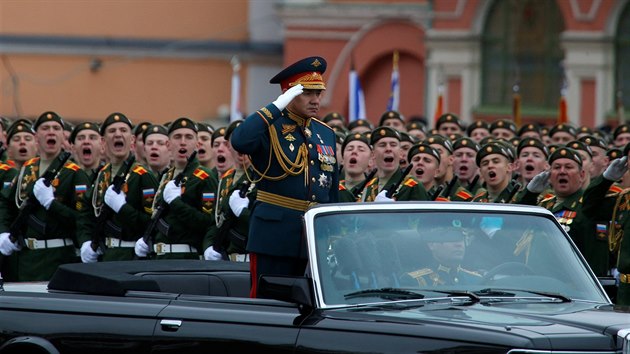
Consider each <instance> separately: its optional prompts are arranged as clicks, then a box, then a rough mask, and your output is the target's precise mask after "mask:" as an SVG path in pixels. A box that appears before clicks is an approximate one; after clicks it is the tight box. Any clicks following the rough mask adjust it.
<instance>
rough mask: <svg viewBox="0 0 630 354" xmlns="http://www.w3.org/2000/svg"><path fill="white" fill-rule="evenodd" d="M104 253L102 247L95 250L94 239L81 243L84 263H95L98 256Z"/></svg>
mask: <svg viewBox="0 0 630 354" xmlns="http://www.w3.org/2000/svg"><path fill="white" fill-rule="evenodd" d="M102 254H103V251H102V250H101V249H100V248H99V249H97V250H96V252H94V250H93V249H92V241H85V242H83V244H82V245H81V262H83V263H95V262H96V261H97V260H98V256H100V255H102Z"/></svg>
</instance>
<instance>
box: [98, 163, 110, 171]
mask: <svg viewBox="0 0 630 354" xmlns="http://www.w3.org/2000/svg"><path fill="white" fill-rule="evenodd" d="M108 167H109V162H108V163H106V164H104V165H103V167H101V169H100V170H99V171H98V172H101V171H105V170H106V169H107V168H108Z"/></svg>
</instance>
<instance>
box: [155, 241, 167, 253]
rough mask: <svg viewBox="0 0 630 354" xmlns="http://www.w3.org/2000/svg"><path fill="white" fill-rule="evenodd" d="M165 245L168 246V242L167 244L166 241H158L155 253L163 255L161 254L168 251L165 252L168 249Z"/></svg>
mask: <svg viewBox="0 0 630 354" xmlns="http://www.w3.org/2000/svg"><path fill="white" fill-rule="evenodd" d="M165 246H166V244H165V243H163V242H160V243H156V244H155V253H156V254H158V255H160V256H161V255H163V254H165V253H166V252H164V251H165V249H166V247H165Z"/></svg>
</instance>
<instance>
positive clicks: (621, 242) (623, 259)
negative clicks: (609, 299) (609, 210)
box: [609, 188, 630, 306]
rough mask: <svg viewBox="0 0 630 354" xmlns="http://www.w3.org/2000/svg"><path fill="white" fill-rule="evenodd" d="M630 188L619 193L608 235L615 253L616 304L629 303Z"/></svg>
mask: <svg viewBox="0 0 630 354" xmlns="http://www.w3.org/2000/svg"><path fill="white" fill-rule="evenodd" d="M626 234H628V235H630V188H627V189H624V190H623V191H622V192H621V193H619V195H618V197H617V200H616V203H615V207H614V210H613V218H612V227H611V230H610V235H609V247H610V248H609V250H610V251H611V252H613V253H614V254H616V258H617V264H616V267H617V271H618V272H619V289H618V290H617V298H616V301H615V303H616V304H617V305H625V306H628V305H630V238H628V237H625V235H626Z"/></svg>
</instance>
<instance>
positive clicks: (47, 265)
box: [0, 157, 89, 281]
mask: <svg viewBox="0 0 630 354" xmlns="http://www.w3.org/2000/svg"><path fill="white" fill-rule="evenodd" d="M43 172H44V171H40V158H39V157H35V158H33V159H31V160H29V161H27V162H26V163H24V165H23V166H22V169H21V170H20V174H19V175H18V177H17V178H16V180H15V183H13V185H12V186H11V187H10V188H5V189H3V191H2V193H1V195H0V232H9V228H10V226H11V223H12V222H13V220H14V219H15V218H16V217H17V215H18V213H19V206H20V204H21V203H22V202H23V201H24V200H25V199H26V198H27V196H28V195H29V193H31V192H32V190H33V186H34V184H35V181H37V179H39V177H40V173H41V174H43ZM88 183H89V182H88V179H87V175H86V174H85V172H84V171H83V170H82V169H81V167H79V165H77V164H75V163H73V162H67V163H66V164H65V165H64V167H63V168H61V169H60V171H59V173H58V174H57V175H56V176H55V178H54V179H53V181H52V183H51V185H52V186H53V188H54V197H55V199H54V201H53V202H52V204H51V205H50V208H49V209H48V210H46V209H45V208H44V207H43V206H41V205H38V206H37V207H36V208H35V210H34V212H33V213H32V214H31V215H29V219H28V225H27V227H26V230H25V231H24V235H25V237H24V238H25V242H26V246H25V247H23V248H22V249H21V250H20V251H18V252H14V253H13V254H12V255H11V256H10V257H9V258H8V262H9V264H8V268H9V272H8V273H7V274H6V275H5V274H3V275H5V277H6V278H7V279H8V280H12V281H40V280H42V281H43V280H48V279H50V277H51V276H52V274H53V273H54V272H55V270H57V267H58V266H59V265H61V264H64V263H72V262H74V261H76V241H77V240H76V222H75V221H76V219H77V217H78V215H79V212H80V211H81V210H82V209H83V208H84V205H83V203H82V198H83V194H84V193H85V192H86V191H87V184H88Z"/></svg>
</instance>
